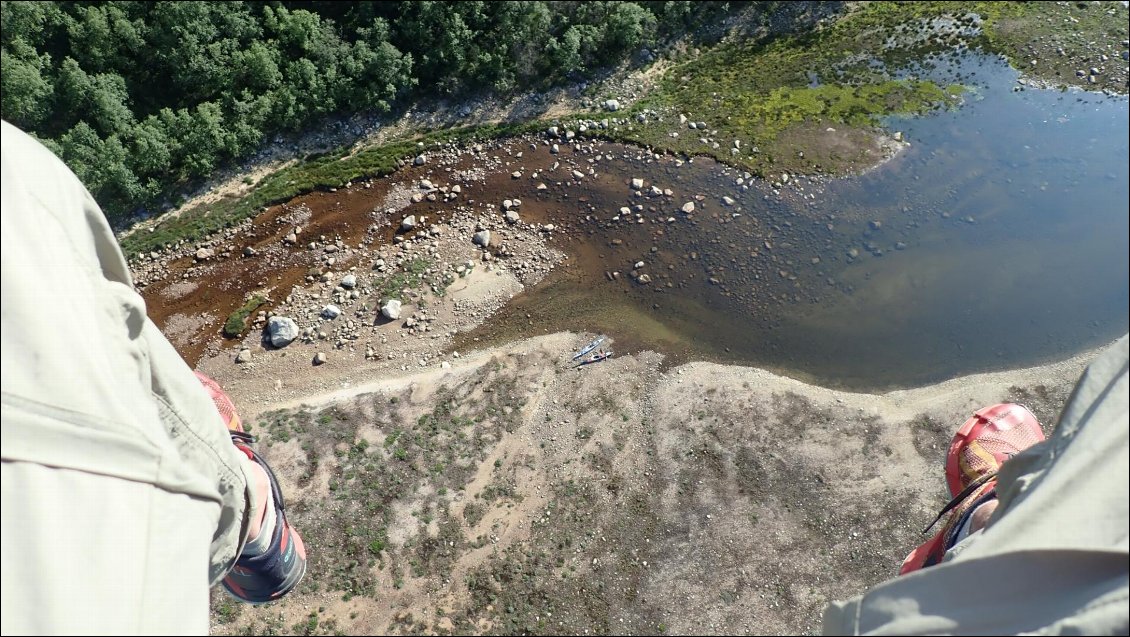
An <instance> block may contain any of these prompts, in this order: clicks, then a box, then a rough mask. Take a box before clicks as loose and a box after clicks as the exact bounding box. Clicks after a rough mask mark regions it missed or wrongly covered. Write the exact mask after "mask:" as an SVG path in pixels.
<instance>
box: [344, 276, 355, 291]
mask: <svg viewBox="0 0 1130 637" xmlns="http://www.w3.org/2000/svg"><path fill="white" fill-rule="evenodd" d="M356 286H357V277H356V276H354V275H352V274H347V275H345V276H343V277H341V287H343V288H345V289H347V290H352V289H353V288H354V287H356Z"/></svg>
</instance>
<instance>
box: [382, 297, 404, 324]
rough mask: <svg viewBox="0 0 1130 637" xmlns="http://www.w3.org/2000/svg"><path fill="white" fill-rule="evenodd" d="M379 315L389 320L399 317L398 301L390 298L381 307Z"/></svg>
mask: <svg viewBox="0 0 1130 637" xmlns="http://www.w3.org/2000/svg"><path fill="white" fill-rule="evenodd" d="M381 316H384V317H385V318H386V319H388V320H390V321H395V320H396V319H398V318H400V301H397V300H396V299H391V300H389V301H388V302H387V303H385V304H384V306H382V307H381Z"/></svg>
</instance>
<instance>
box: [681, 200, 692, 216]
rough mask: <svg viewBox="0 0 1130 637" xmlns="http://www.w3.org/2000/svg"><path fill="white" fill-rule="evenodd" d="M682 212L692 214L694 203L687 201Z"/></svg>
mask: <svg viewBox="0 0 1130 637" xmlns="http://www.w3.org/2000/svg"><path fill="white" fill-rule="evenodd" d="M683 212H685V213H687V214H690V213H692V212H694V202H693V201H688V202H687V203H685V204H683Z"/></svg>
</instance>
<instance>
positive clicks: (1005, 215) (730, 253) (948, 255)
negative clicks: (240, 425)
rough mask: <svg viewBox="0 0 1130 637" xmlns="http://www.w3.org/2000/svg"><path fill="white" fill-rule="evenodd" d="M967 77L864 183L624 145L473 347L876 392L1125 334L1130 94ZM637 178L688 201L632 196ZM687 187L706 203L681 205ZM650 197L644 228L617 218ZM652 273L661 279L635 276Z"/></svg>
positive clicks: (1053, 354)
mask: <svg viewBox="0 0 1130 637" xmlns="http://www.w3.org/2000/svg"><path fill="white" fill-rule="evenodd" d="M955 71H956V72H958V73H960V74H962V77H961V81H962V82H963V83H965V84H967V85H968V86H969V87H970V89H969V92H968V93H967V95H966V103H965V104H964V105H963V106H961V107H960V108H958V109H954V110H952V111H949V112H944V113H940V114H935V115H932V116H929V117H924V118H916V119H909V120H901V121H892V122H889V125H890V127H891V128H892V129H895V130H899V131H902V133H903V135H904V137H905V139H907V140H908V141H910V142H911V145H910V146H909V147H908V148H906V149H904V150H903V151H902V152H901V153H900V154H899V155H898V156H897V157H896V158H895V159H893V160H892V161H890V162H888V163H887V164H885V165H883V166H881V167H879V168H878V169H876V170H874V171H872V172H870V173H869V174H866V175H864V176H861V177H855V178H848V179H838V180H830V181H821V182H810V181H809V180H807V179H804V178H802V179H800V180H797V179H795V178H793V179H791V180H790V181H789V182H788V183H785V184H782V185H781V187H780V188H775V187H774V186H773V184H772V183H766V182H762V181H757V180H754V181H752V182H750V181H748V180H743V181H745V183H746V185H747V186H748V189H747V190H744V191H743V190H742V188H741V187H740V186H739V185H738V183H737V181H738V178H739V177H742V175H741V173H740V172H738V171H735V170H732V169H728V168H726V167H724V166H720V165H718V164H716V163H714V162H713V161H710V160H705V159H695V160H694V161H693V162H691V163H685V164H683V165H681V166H676V162H675V160H673V159H663V160H659V161H653V162H650V163H645V162H643V161H624V160H622V159H619V157H621V156H622V155H623V154H625V152H626V154H628V155H631V154H632V153H631V150H630V149H629V150H627V151H624V152H620V153H616V155H615V156H616V157H617V158H618V159H616V160H613V161H611V162H609V161H606V162H598V164H599V166H600V172H599V174H598V176H597V177H596V179H588V180H585V181H584V183H583V185H582V186H580V187H579V188H576V187H575V188H573V189H571V190H570V191H569V197H568V199H564V198H562V197H560V196H557V198H555V197H554V195H553V194H549V195H548V196H546V197H543V199H544V200H545V204H547V205H546V206H545V211H546V213H547V218H548V220H550V221H553V222H557V223H570V222H573V223H576V222H577V221H578V220H582V221H581V223H580V226H579V227H580V228H581V229H582V231H583V235H582V236H584V237H585V240H584V241H582V242H577V243H574V244H573V245H572V247H570V248H568V249H569V250H570V251H571V252H572V253H573V254H575V255H576V259H575V261H574V266H573V267H571V268H568V269H565V270H562V271H559V272H557V273H555V274H553V275H551V276H550V277H549V278H548V279H547V280H546V281H545V282H543V283H542V284H540V285H539V286H537V287H536V288H534V289H532V290H530V291H529V292H528V293H527V294H525V295H523V296H522V297H519V298H517V299H515V301H514V302H513V303H512V304H511V305H509V306H508V307H507V308H505V309H504V310H503V311H502V313H501V314H500V315H498V316H496V317H495V318H494V319H492V320H491V321H490V322H489V323H488V324H487V325H486V326H484V328H482V329H480V330H479V331H478V332H476V333H474V334H473V335H471V337H472V338H474V337H477V338H480V339H487V340H494V341H499V340H505V339H508V338H512V337H516V336H524V335H530V334H534V333H542V332H545V331H550V332H552V331H556V330H560V329H587V330H590V331H600V332H607V333H610V334H612V335H614V336H616V338H617V341H618V343H619V344H620V346H621V347H624V346H626V347H629V348H638V347H657V348H660V349H661V350H664V351H667V352H670V353H672V354H674V355H675V359H677V360H678V359H682V360H685V359H688V358H703V357H704V358H708V359H713V360H721V361H727V362H740V363H747V364H753V365H757V366H762V367H768V368H771V369H775V370H778V371H783V372H785V373H788V374H790V375H794V376H800V377H803V378H807V379H811V380H815V381H818V382H821V383H824V384H830V385H838V386H844V387H851V388H861V389H862V388H883V387H898V386H909V385H918V384H923V383H928V382H933V381H937V380H941V379H944V378H949V377H952V376H954V375H958V374H962V373H970V372H975V371H983V370H989V369H999V368H1006V367H1015V366H1021V365H1028V364H1036V363H1039V362H1042V361H1046V360H1049V359H1054V358H1057V357H1062V356H1066V355H1069V354H1070V353H1073V352H1076V351H1079V350H1082V349H1085V348H1089V347H1093V346H1097V345H1100V344H1102V343H1104V342H1107V341H1109V340H1111V339H1113V338H1116V337H1117V336H1119V335H1121V334H1122V333H1124V332H1125V331H1126V330H1127V317H1128V315H1127V306H1128V292H1127V290H1128V265H1127V263H1128V258H1127V254H1128V239H1127V236H1128V227H1127V211H1126V209H1127V201H1128V192H1127V156H1128V150H1130V149H1128V146H1127V144H1128V142H1127V99H1126V97H1125V96H1121V97H1109V96H1106V95H1102V94H1096V93H1082V92H1078V91H1067V92H1062V91H1053V90H1043V89H1026V90H1021V91H1016V90H1014V87H1016V86H1018V84H1017V83H1016V80H1017V74H1016V72H1015V71H1014V70H1012V69H1010V68H1009V67H1008V66H1007V64H1005V63H1003V62H1001V61H999V60H998V59H996V58H988V57H983V56H974V55H968V56H966V58H964V59H963V60H962V62H961V65H960V67H959V68H957V69H953V68H951V69H950V70H949V72H955ZM634 177H642V178H644V180H645V182H646V185H645V190H646V188H647V187H650V185H651V184H655V185H657V186H659V187H660V188H671V189H673V190H674V191H675V193H676V194H675V197H674V198H673V200H671V201H669V202H666V203H663V202H662V200H663V198H662V197H657V198H655V199H657V200H658V202H655V203H653V202H652V201H650V200H649V199H648V198H646V197H645V198H642V199H643V200H637V198H636V197H634V196H633V194H632V193H631V192H630V189H629V188H628V186H627V183H628V181H629V180H630V179H632V178H634ZM776 179H777V180H778V181H779V176H777V177H776ZM798 182H799V183H798ZM549 192H550V193H552V192H553V191H552V190H551V191H549ZM694 195H703V196H704V198H703V199H702V200H701V201H695V211H694V213H692V214H691V215H686V214H683V213H682V212H680V211H679V208H680V206H681V205H682V204H683V203H684V202H685V201H694ZM723 196H728V197H731V198H732V199H733V200H734V205H733V206H726V205H724V204H722V203H721V202H720V199H721V197H723ZM637 204H642V205H644V206H645V212H643V213H642V214H643V216H644V218H645V219H646V220H647V221H646V222H645V223H643V224H638V223H632V222H629V221H625V220H624V219H621V220H620V221H611V219H612V218H613V217H614V216H616V215H617V211H618V210H619V209H620V207H621V206H629V207H630V206H634V205H637ZM651 206H655V207H656V209H657V210H656V212H657V213H660V214H656V213H652V212H649V211H648V208H650V207H651ZM735 213H737V214H740V216H734V214H735ZM634 214H635V213H634V212H633V213H632V216H633V220H634ZM586 215H591V217H592V219H590V220H587V221H583V219H584V217H585V216H586ZM656 217H660V218H664V219H667V218H674V221H673V222H671V223H653V222H652V219H654V218H656ZM639 261H643V262H644V264H645V265H644V267H643V268H642V269H641V270H640V271H642V272H646V273H647V274H648V275H649V277H650V278H651V282H650V283H648V284H646V285H641V284H638V283H635V282H633V279H632V277H631V276H630V275H629V273H630V272H631V271H632V269H633V266H634V264H635V263H638V262H639ZM612 272H620V278H618V279H615V280H611V281H610V280H608V277H607V274H608V273H612Z"/></svg>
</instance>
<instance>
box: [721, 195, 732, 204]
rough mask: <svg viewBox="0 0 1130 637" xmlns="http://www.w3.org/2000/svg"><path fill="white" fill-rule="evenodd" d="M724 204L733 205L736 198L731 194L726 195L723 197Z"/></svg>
mask: <svg viewBox="0 0 1130 637" xmlns="http://www.w3.org/2000/svg"><path fill="white" fill-rule="evenodd" d="M722 205H725V206H732V205H734V199H733V197H730V196H727V195H724V196H723V197H722Z"/></svg>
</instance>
